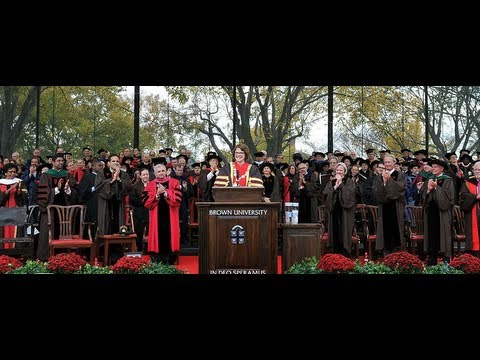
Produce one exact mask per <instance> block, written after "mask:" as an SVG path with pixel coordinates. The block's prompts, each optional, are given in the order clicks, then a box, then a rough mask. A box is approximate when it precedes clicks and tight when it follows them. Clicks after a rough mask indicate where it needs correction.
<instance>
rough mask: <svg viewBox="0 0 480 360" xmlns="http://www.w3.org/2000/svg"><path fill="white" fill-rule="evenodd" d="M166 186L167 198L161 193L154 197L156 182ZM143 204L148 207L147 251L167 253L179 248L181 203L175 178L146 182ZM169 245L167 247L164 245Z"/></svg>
mask: <svg viewBox="0 0 480 360" xmlns="http://www.w3.org/2000/svg"><path fill="white" fill-rule="evenodd" d="M159 183H160V184H162V185H163V186H165V187H166V193H167V198H165V195H164V194H162V195H161V196H160V199H159V200H157V199H156V194H157V184H159ZM143 196H144V206H145V207H146V208H147V209H149V215H150V222H149V227H148V251H151V252H155V253H168V250H170V251H171V252H176V251H179V250H180V219H179V209H180V204H181V203H182V191H181V189H180V183H179V181H178V180H177V179H173V178H170V177H165V178H164V179H163V181H160V180H159V179H155V180H152V181H150V182H149V183H148V185H147V187H146V188H145V191H144V195H143ZM168 245H170V248H169V249H166V246H168Z"/></svg>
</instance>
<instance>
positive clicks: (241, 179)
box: [214, 162, 263, 187]
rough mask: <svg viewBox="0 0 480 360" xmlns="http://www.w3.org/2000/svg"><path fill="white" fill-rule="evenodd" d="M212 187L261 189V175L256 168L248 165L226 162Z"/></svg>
mask: <svg viewBox="0 0 480 360" xmlns="http://www.w3.org/2000/svg"><path fill="white" fill-rule="evenodd" d="M237 174H238V175H237ZM214 186H222V187H227V186H250V187H263V182H262V175H261V174H260V171H259V170H258V167H257V166H255V165H252V164H250V163H247V162H245V163H244V164H243V165H242V166H240V165H238V164H237V163H236V162H233V163H231V162H227V163H226V164H225V166H224V167H222V168H221V169H220V172H219V174H218V176H217V179H216V180H215V183H214Z"/></svg>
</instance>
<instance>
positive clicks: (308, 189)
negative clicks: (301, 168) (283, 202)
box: [293, 171, 320, 223]
mask: <svg viewBox="0 0 480 360" xmlns="http://www.w3.org/2000/svg"><path fill="white" fill-rule="evenodd" d="M304 179H305V181H306V184H305V185H302V186H299V183H300V178H299V176H298V175H295V178H294V179H293V190H294V195H295V197H296V198H298V222H299V223H317V222H318V220H319V216H318V197H319V196H320V183H319V181H318V176H317V175H316V174H315V173H311V172H310V171H308V172H307V173H306V174H305V177H304Z"/></svg>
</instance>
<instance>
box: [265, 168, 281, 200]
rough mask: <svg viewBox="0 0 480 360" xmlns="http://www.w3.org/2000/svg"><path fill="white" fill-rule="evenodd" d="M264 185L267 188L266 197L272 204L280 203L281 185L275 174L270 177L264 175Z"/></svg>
mask: <svg viewBox="0 0 480 360" xmlns="http://www.w3.org/2000/svg"><path fill="white" fill-rule="evenodd" d="M262 183H263V187H264V188H265V190H264V196H265V197H267V198H269V199H270V201H271V202H279V201H280V184H279V183H278V178H277V177H276V176H275V175H273V174H272V175H270V176H269V177H266V176H265V175H262Z"/></svg>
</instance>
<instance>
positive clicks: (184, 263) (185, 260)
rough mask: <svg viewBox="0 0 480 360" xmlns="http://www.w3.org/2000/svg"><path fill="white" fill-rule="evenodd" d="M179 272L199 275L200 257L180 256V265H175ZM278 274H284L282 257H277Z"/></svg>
mask: <svg viewBox="0 0 480 360" xmlns="http://www.w3.org/2000/svg"><path fill="white" fill-rule="evenodd" d="M175 267H176V268H177V269H178V270H182V271H185V274H198V256H195V255H190V256H180V259H179V262H178V265H175ZM277 272H278V273H279V274H281V273H282V257H281V256H278V257H277Z"/></svg>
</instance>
